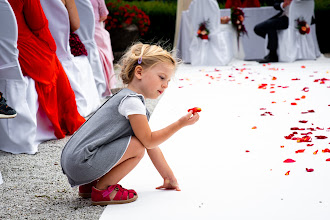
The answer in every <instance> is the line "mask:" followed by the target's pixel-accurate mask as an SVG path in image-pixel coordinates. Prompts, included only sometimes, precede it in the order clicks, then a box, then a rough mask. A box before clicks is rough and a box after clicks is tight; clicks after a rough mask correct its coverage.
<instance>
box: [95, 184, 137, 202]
mask: <svg viewBox="0 0 330 220" xmlns="http://www.w3.org/2000/svg"><path fill="white" fill-rule="evenodd" d="M114 190H115V191H117V193H116V195H115V197H114V198H113V199H112V200H111V199H110V193H111V192H112V191H114ZM137 198H138V195H137V193H136V192H135V191H134V190H132V189H125V188H123V187H122V186H121V185H119V184H115V185H111V186H109V187H108V188H107V189H105V190H99V189H96V188H95V187H93V188H92V204H93V205H110V204H124V203H129V202H134V201H135V200H136V199H137Z"/></svg>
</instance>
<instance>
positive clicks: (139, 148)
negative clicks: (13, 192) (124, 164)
mask: <svg viewBox="0 0 330 220" xmlns="http://www.w3.org/2000/svg"><path fill="white" fill-rule="evenodd" d="M131 143H132V146H134V151H135V152H136V157H140V158H142V157H143V156H144V153H145V151H146V150H145V147H144V146H143V144H142V143H141V142H140V141H139V139H137V138H136V137H132V139H131Z"/></svg>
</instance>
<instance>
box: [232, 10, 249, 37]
mask: <svg viewBox="0 0 330 220" xmlns="http://www.w3.org/2000/svg"><path fill="white" fill-rule="evenodd" d="M244 19H245V17H244V12H243V10H242V9H240V8H232V9H231V23H232V24H233V25H234V27H235V29H236V30H237V34H238V37H239V36H240V35H243V34H247V31H246V29H245V26H244V24H243V21H244Z"/></svg>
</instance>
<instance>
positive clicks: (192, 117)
mask: <svg viewBox="0 0 330 220" xmlns="http://www.w3.org/2000/svg"><path fill="white" fill-rule="evenodd" d="M198 120H199V114H198V113H197V112H195V113H193V110H190V111H189V113H188V114H186V115H185V116H183V117H182V118H180V119H179V122H180V123H181V124H182V125H183V126H187V125H193V124H195V123H196V122H197V121H198Z"/></svg>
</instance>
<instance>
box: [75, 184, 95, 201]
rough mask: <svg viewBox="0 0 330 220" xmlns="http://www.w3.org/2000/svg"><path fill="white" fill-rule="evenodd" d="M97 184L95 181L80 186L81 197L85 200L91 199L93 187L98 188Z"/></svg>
mask: <svg viewBox="0 0 330 220" xmlns="http://www.w3.org/2000/svg"><path fill="white" fill-rule="evenodd" d="M96 183H97V180H94V181H93V182H91V183H87V184H85V185H81V186H79V196H81V197H83V198H84V199H88V198H90V197H91V194H92V187H93V186H96Z"/></svg>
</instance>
